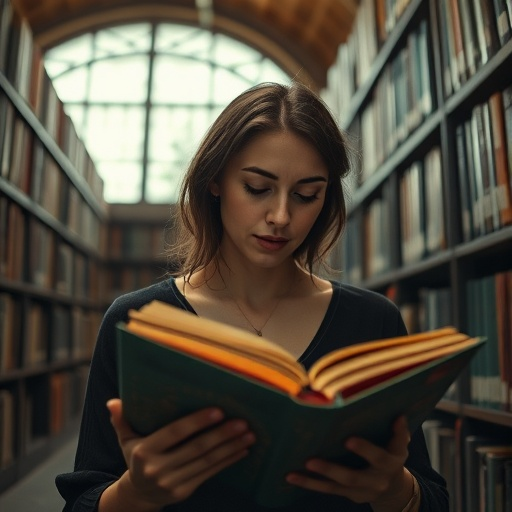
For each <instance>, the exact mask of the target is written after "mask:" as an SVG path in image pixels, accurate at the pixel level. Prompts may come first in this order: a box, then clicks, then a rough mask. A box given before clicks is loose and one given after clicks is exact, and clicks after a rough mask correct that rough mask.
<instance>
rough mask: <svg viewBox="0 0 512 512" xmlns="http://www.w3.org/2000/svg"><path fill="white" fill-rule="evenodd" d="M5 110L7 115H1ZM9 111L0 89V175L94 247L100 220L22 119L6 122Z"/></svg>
mask: <svg viewBox="0 0 512 512" xmlns="http://www.w3.org/2000/svg"><path fill="white" fill-rule="evenodd" d="M5 111H7V115H5V116H3V115H2V114H3V113H5ZM13 111H14V107H13V105H12V103H10V101H9V99H8V98H7V96H6V95H5V94H4V93H3V91H2V90H1V89H0V165H1V167H0V178H2V179H4V180H5V182H6V183H8V185H10V186H13V187H15V188H16V189H17V190H19V191H21V192H23V193H24V194H25V195H26V196H27V197H29V198H30V199H31V200H33V201H34V202H35V203H36V204H38V205H40V206H41V207H42V208H43V209H44V210H45V211H47V212H49V213H50V214H51V215H52V216H53V217H54V218H55V219H57V220H59V221H60V222H61V223H62V224H63V225H64V226H66V227H67V228H68V229H69V230H70V232H72V233H74V234H80V236H81V237H82V239H83V241H84V242H85V243H86V244H88V245H89V246H91V247H98V246H99V243H100V238H101V221H100V219H99V218H98V216H97V213H96V212H95V210H94V209H93V208H92V207H91V205H90V204H88V203H87V201H86V200H85V199H84V197H83V196H82V195H81V193H80V191H79V190H78V189H77V188H76V186H75V185H74V184H73V183H72V182H71V180H70V178H69V176H68V175H67V174H66V173H65V172H64V171H63V170H62V169H61V167H60V166H59V165H58V164H57V162H56V160H55V158H54V157H53V156H52V154H51V153H50V152H49V151H48V150H47V148H46V147H45V146H44V145H43V143H42V142H41V141H40V140H38V139H37V138H36V137H34V134H33V130H32V128H31V127H30V126H29V125H28V124H27V122H26V120H25V119H24V118H23V117H22V116H21V115H18V114H16V115H15V116H14V117H15V119H14V121H15V122H14V123H10V122H9V120H10V117H9V115H8V114H9V113H10V112H13ZM2 134H3V138H2ZM93 175H95V174H94V173H93ZM90 181H91V182H92V183H94V180H90ZM86 186H87V187H90V184H87V185H86ZM90 188H91V190H94V189H93V188H92V187H90ZM96 188H97V191H96V192H95V197H96V199H97V202H98V204H102V203H103V200H102V194H103V192H102V187H96Z"/></svg>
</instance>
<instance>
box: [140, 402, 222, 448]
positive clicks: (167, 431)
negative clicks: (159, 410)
mask: <svg viewBox="0 0 512 512" xmlns="http://www.w3.org/2000/svg"><path fill="white" fill-rule="evenodd" d="M223 419H224V413H223V412H222V411H221V410H220V409H218V408H217V407H210V408H208V409H201V410H199V411H196V412H194V413H192V414H189V415H188V416H184V417H183V418H180V419H178V420H176V421H173V422H172V423H169V424H168V425H166V426H165V427H162V428H161V429H159V430H157V431H156V432H154V433H153V434H150V435H149V436H148V437H147V439H146V441H147V442H146V448H147V449H148V450H150V451H158V452H159V451H164V450H170V449H171V448H173V447H174V446H176V445H179V444H180V443H182V442H183V441H185V440H186V439H188V438H190V437H192V436H195V435H197V434H198V433H199V432H201V431H203V430H205V429H208V428H211V427H212V426H214V425H216V424H218V423H219V422H220V421H222V420H223Z"/></svg>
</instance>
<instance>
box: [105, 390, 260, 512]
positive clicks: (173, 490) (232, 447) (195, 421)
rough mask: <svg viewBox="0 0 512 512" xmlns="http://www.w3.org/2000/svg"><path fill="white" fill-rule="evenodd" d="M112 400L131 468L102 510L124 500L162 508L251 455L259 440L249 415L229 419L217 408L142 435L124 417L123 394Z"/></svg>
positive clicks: (108, 492) (139, 507)
mask: <svg viewBox="0 0 512 512" xmlns="http://www.w3.org/2000/svg"><path fill="white" fill-rule="evenodd" d="M107 406H108V409H109V410H110V414H111V420H112V424H113V426H114V428H115V431H116V433H117V437H118V440H119V445H120V446H121V449H122V451H123V454H124V458H125V461H126V465H127V466H128V470H127V471H126V473H125V474H124V475H123V476H122V477H121V478H120V480H118V481H117V482H116V484H114V485H113V486H111V487H110V488H108V489H107V490H106V491H105V492H104V495H105V496H102V502H101V504H100V510H102V511H103V510H115V508H112V509H110V508H109V507H110V505H112V506H113V505H116V506H117V507H119V504H120V503H119V500H122V501H123V502H125V503H129V504H130V506H129V509H130V510H159V509H160V508H161V507H162V506H164V505H168V504H172V503H177V502H180V501H183V500H185V499H187V498H188V497H189V496H190V495H191V494H192V493H193V492H194V491H195V490H196V489H197V488H198V487H199V486H200V485H201V484H202V483H203V482H205V481H206V480H208V479H209V478H211V477H212V476H213V475H215V474H217V473H218V472H219V471H221V470H222V469H224V468H226V467H228V466H230V465H232V464H234V463H235V462H237V461H238V460H240V459H242V458H243V457H244V456H246V455H247V453H248V447H249V446H250V445H251V444H253V442H254V435H253V434H252V432H250V431H249V430H248V426H247V423H246V422H245V421H243V420H227V421H223V420H224V415H223V413H222V411H220V410H219V409H217V408H209V409H203V410H200V411H197V412H195V413H193V414H190V415H188V416H185V417H183V418H181V419H179V420H176V421H174V422H172V423H170V424H169V425H167V426H165V427H163V428H161V429H159V430H157V431H156V432H154V433H153V434H150V435H149V436H147V437H141V436H139V435H137V434H136V433H134V432H133V430H132V429H131V428H130V426H129V425H128V424H127V423H126V421H125V420H124V419H123V417H122V404H121V400H118V399H114V400H110V401H109V402H108V404H107ZM111 500H112V501H111ZM109 502H110V503H109ZM117 510H121V509H120V508H117ZM123 510H128V508H126V509H123Z"/></svg>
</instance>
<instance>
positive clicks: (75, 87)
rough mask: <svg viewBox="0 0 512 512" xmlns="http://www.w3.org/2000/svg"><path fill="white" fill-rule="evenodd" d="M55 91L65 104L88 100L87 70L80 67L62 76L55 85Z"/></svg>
mask: <svg viewBox="0 0 512 512" xmlns="http://www.w3.org/2000/svg"><path fill="white" fill-rule="evenodd" d="M55 90H56V91H57V94H58V95H59V98H60V99H61V100H62V101H63V102H64V103H67V102H79V101H85V100H87V68H86V67H80V68H77V69H74V70H73V71H70V72H69V73H66V74H64V75H62V76H61V77H60V79H59V80H58V81H57V82H56V83H55Z"/></svg>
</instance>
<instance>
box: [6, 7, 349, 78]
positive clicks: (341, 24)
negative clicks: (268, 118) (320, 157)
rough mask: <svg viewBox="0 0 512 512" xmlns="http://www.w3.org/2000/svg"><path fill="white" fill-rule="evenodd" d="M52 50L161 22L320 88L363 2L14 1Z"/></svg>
mask: <svg viewBox="0 0 512 512" xmlns="http://www.w3.org/2000/svg"><path fill="white" fill-rule="evenodd" d="M13 1H14V2H15V3H16V4H17V5H18V6H19V8H20V10H21V11H22V12H23V13H24V14H25V16H26V17H27V18H28V20H29V22H30V25H31V26H32V30H33V32H34V36H35V38H36V41H38V43H39V44H40V45H41V46H43V48H48V47H51V46H54V45H55V44H57V43H59V42H61V41H64V40H66V39H68V38H70V37H74V36H76V35H78V34H80V33H82V32H85V31H88V30H91V29H94V28H99V27H103V26H106V25H111V24H117V23H123V22H127V21H136V20H141V19H155V20H156V19H158V20H162V19H164V20H168V21H176V22H185V23H192V24H199V23H203V24H205V23H206V24H207V25H208V26H210V27H211V28H212V29H213V30H218V31H221V32H224V33H226V34H228V35H231V36H233V37H235V38H237V39H239V40H241V41H244V42H246V43H248V44H250V45H251V46H254V47H256V48H258V49H259V50H260V51H261V52H262V53H264V54H266V55H268V56H269V57H270V58H272V59H274V60H275V61H276V62H277V63H278V64H280V65H281V66H282V67H283V68H284V69H286V70H287V71H288V72H289V73H290V74H291V75H293V76H296V77H298V78H299V79H300V80H302V81H305V82H309V84H310V85H311V86H314V87H315V88H320V87H322V86H323V85H324V84H325V79H326V72H327V69H328V68H329V66H330V65H331V64H332V63H333V62H334V60H335V58H336V53H337V48H338V45H339V44H340V43H341V42H343V41H345V40H346V38H347V36H348V34H349V32H350V29H351V27H352V22H353V20H354V16H355V12H356V9H357V4H358V0H147V1H145V0H138V1H136V0H13Z"/></svg>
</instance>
